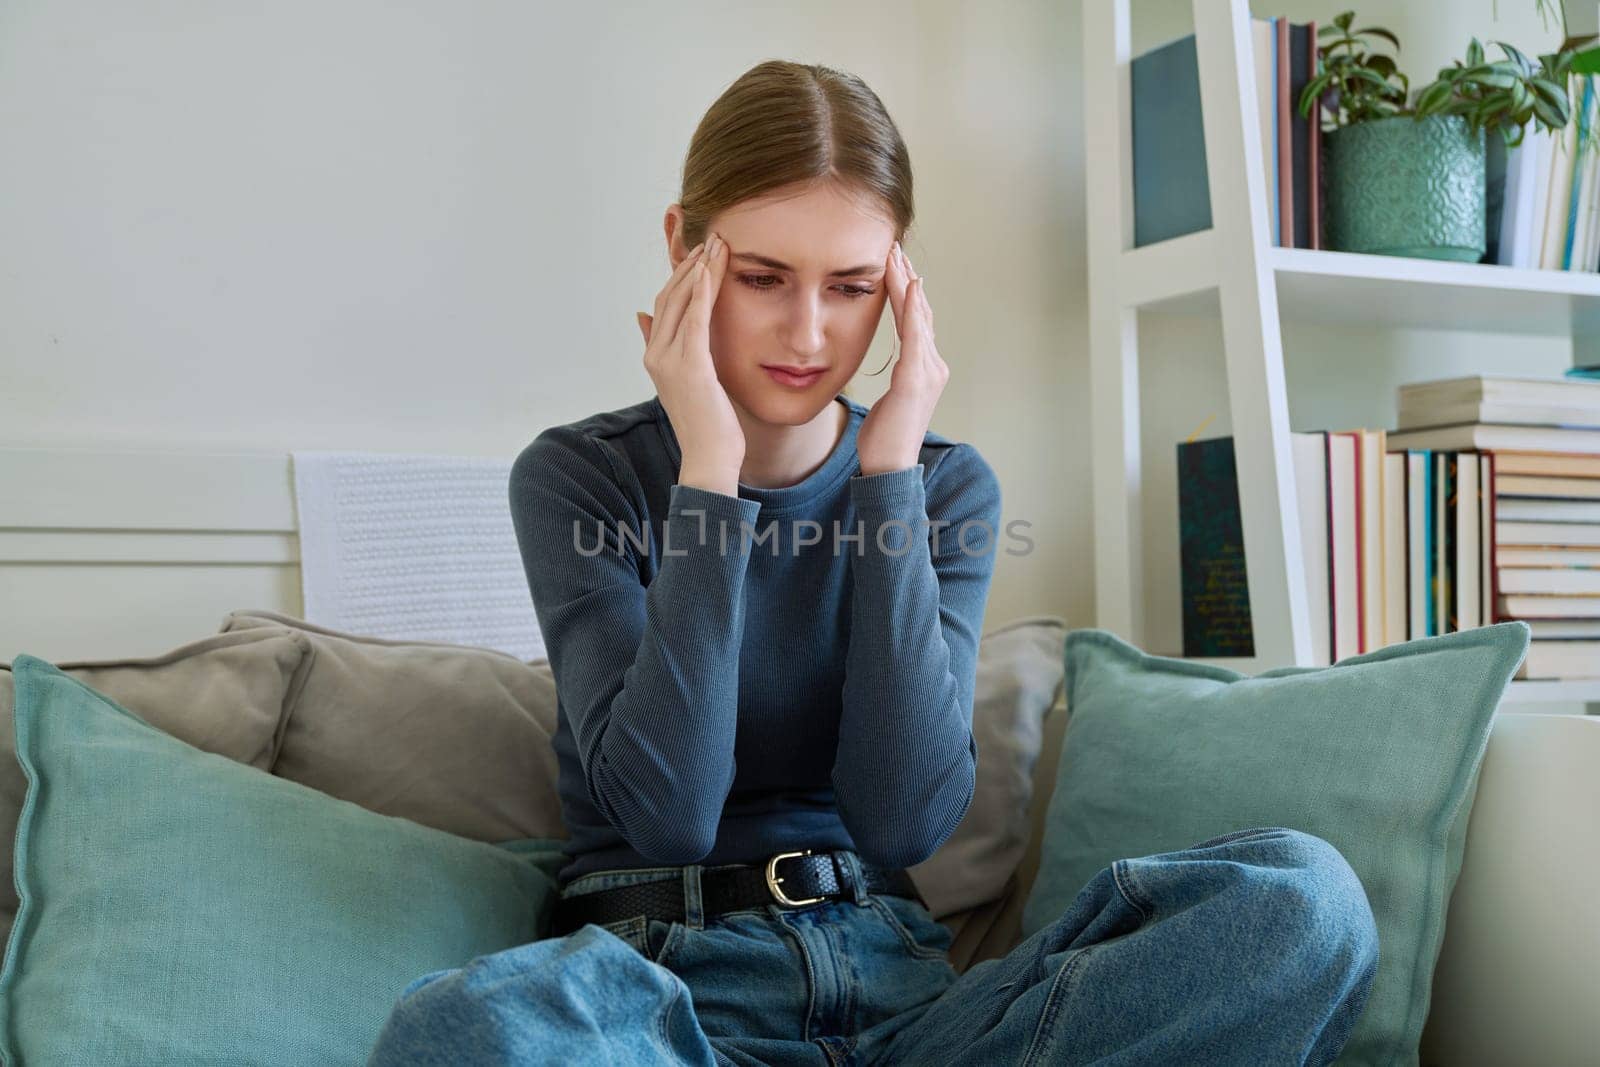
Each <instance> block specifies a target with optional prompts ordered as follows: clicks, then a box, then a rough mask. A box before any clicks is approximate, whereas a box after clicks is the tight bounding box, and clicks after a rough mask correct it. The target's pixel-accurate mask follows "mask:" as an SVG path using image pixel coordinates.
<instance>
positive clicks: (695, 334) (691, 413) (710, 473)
mask: <svg viewBox="0 0 1600 1067" xmlns="http://www.w3.org/2000/svg"><path fill="white" fill-rule="evenodd" d="M725 253H726V245H724V244H723V243H722V241H721V240H719V239H718V237H717V235H716V234H711V236H710V238H709V240H707V241H706V242H705V243H703V244H699V245H696V246H695V248H694V250H693V251H691V252H690V253H689V254H688V255H687V256H685V257H684V258H683V262H682V263H679V264H678V266H677V269H676V270H674V271H673V272H672V276H671V277H670V278H668V279H667V283H666V285H664V286H662V287H661V292H660V293H658V294H657V295H656V304H655V314H654V315H646V314H645V313H644V312H642V311H641V312H639V313H638V319H639V330H640V332H642V333H643V334H644V342H645V350H644V367H645V370H646V371H648V372H649V373H650V380H651V381H653V382H655V386H656V394H657V395H658V396H660V398H661V406H662V407H663V408H665V409H666V412H667V418H668V419H670V420H671V422H672V431H673V433H674V434H676V435H677V438H678V446H679V448H680V449H681V450H682V452H683V463H682V465H681V467H680V469H679V471H678V483H679V484H680V485H693V486H698V487H700V488H702V489H709V490H711V491H713V492H718V493H726V494H727V495H729V496H737V495H738V490H739V470H740V468H741V467H743V466H744V452H745V439H744V429H743V428H742V427H741V426H740V425H739V417H738V415H736V414H735V413H734V410H733V402H732V401H731V400H729V399H728V393H727V390H725V389H723V387H722V382H720V381H719V380H718V379H717V368H716V366H715V364H713V363H712V361H711V309H712V307H713V306H714V305H715V303H716V300H717V294H718V293H719V292H720V291H721V289H722V278H723V274H724V272H725V271H726V264H727V256H726V254H725Z"/></svg>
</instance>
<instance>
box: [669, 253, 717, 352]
mask: <svg viewBox="0 0 1600 1067" xmlns="http://www.w3.org/2000/svg"><path fill="white" fill-rule="evenodd" d="M710 306H711V272H710V271H709V270H707V269H706V265H705V264H704V263H699V264H696V266H695V268H694V270H693V271H691V272H690V275H689V301H688V305H687V306H686V307H685V308H684V310H683V315H682V316H681V317H680V318H679V320H678V332H677V333H676V334H674V335H673V338H672V343H673V346H674V347H675V348H676V349H678V350H679V351H680V352H682V354H683V356H684V358H686V359H687V358H692V357H693V355H694V353H696V352H699V351H700V350H701V349H703V348H709V347H710V343H709V334H710V329H709V323H710V321H711V315H710V312H709V310H708V309H709V308H710Z"/></svg>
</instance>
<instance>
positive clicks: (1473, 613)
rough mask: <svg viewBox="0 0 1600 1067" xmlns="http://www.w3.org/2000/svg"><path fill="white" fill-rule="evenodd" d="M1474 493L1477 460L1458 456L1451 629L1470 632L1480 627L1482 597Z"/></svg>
mask: <svg viewBox="0 0 1600 1067" xmlns="http://www.w3.org/2000/svg"><path fill="white" fill-rule="evenodd" d="M1482 499H1483V498H1482V496H1481V495H1480V493H1479V491H1478V456H1477V455H1475V454H1473V453H1471V452H1467V453H1461V454H1458V455H1457V457H1456V514H1455V523H1456V529H1455V548H1456V559H1455V584H1454V586H1453V589H1452V592H1453V593H1454V595H1455V615H1456V621H1455V629H1457V630H1471V629H1474V628H1476V627H1478V626H1481V625H1483V593H1482V591H1481V590H1482V587H1481V586H1480V585H1479V578H1480V577H1481V575H1482V574H1483V564H1482V561H1481V560H1480V558H1479V549H1478V538H1479V536H1480V531H1481V530H1482V523H1481V521H1480V519H1479V517H1478V507H1479V505H1480V503H1481V502H1482Z"/></svg>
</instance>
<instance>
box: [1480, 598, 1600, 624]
mask: <svg viewBox="0 0 1600 1067" xmlns="http://www.w3.org/2000/svg"><path fill="white" fill-rule="evenodd" d="M1499 600H1500V614H1501V615H1502V616H1503V617H1505V618H1509V619H1567V618H1574V619H1600V596H1545V595H1526V596H1525V595H1522V594H1516V593H1512V594H1502V595H1501V596H1500V598H1499Z"/></svg>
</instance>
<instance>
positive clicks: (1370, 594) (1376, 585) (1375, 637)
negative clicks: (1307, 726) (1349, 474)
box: [1356, 430, 1386, 652]
mask: <svg viewBox="0 0 1600 1067" xmlns="http://www.w3.org/2000/svg"><path fill="white" fill-rule="evenodd" d="M1356 444H1357V447H1358V448H1359V449H1360V456H1361V473H1360V478H1359V479H1358V484H1359V486H1360V489H1359V496H1358V498H1357V500H1356V513H1357V515H1358V516H1359V519H1358V522H1359V524H1360V530H1361V566H1360V570H1361V651H1363V652H1374V651H1376V650H1378V649H1380V648H1382V647H1383V645H1384V637H1383V627H1384V616H1385V613H1386V609H1385V607H1384V600H1383V575H1384V568H1385V563H1384V559H1383V499H1384V488H1383V457H1384V455H1385V450H1384V431H1382V430H1360V431H1358V432H1357V437H1356Z"/></svg>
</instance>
